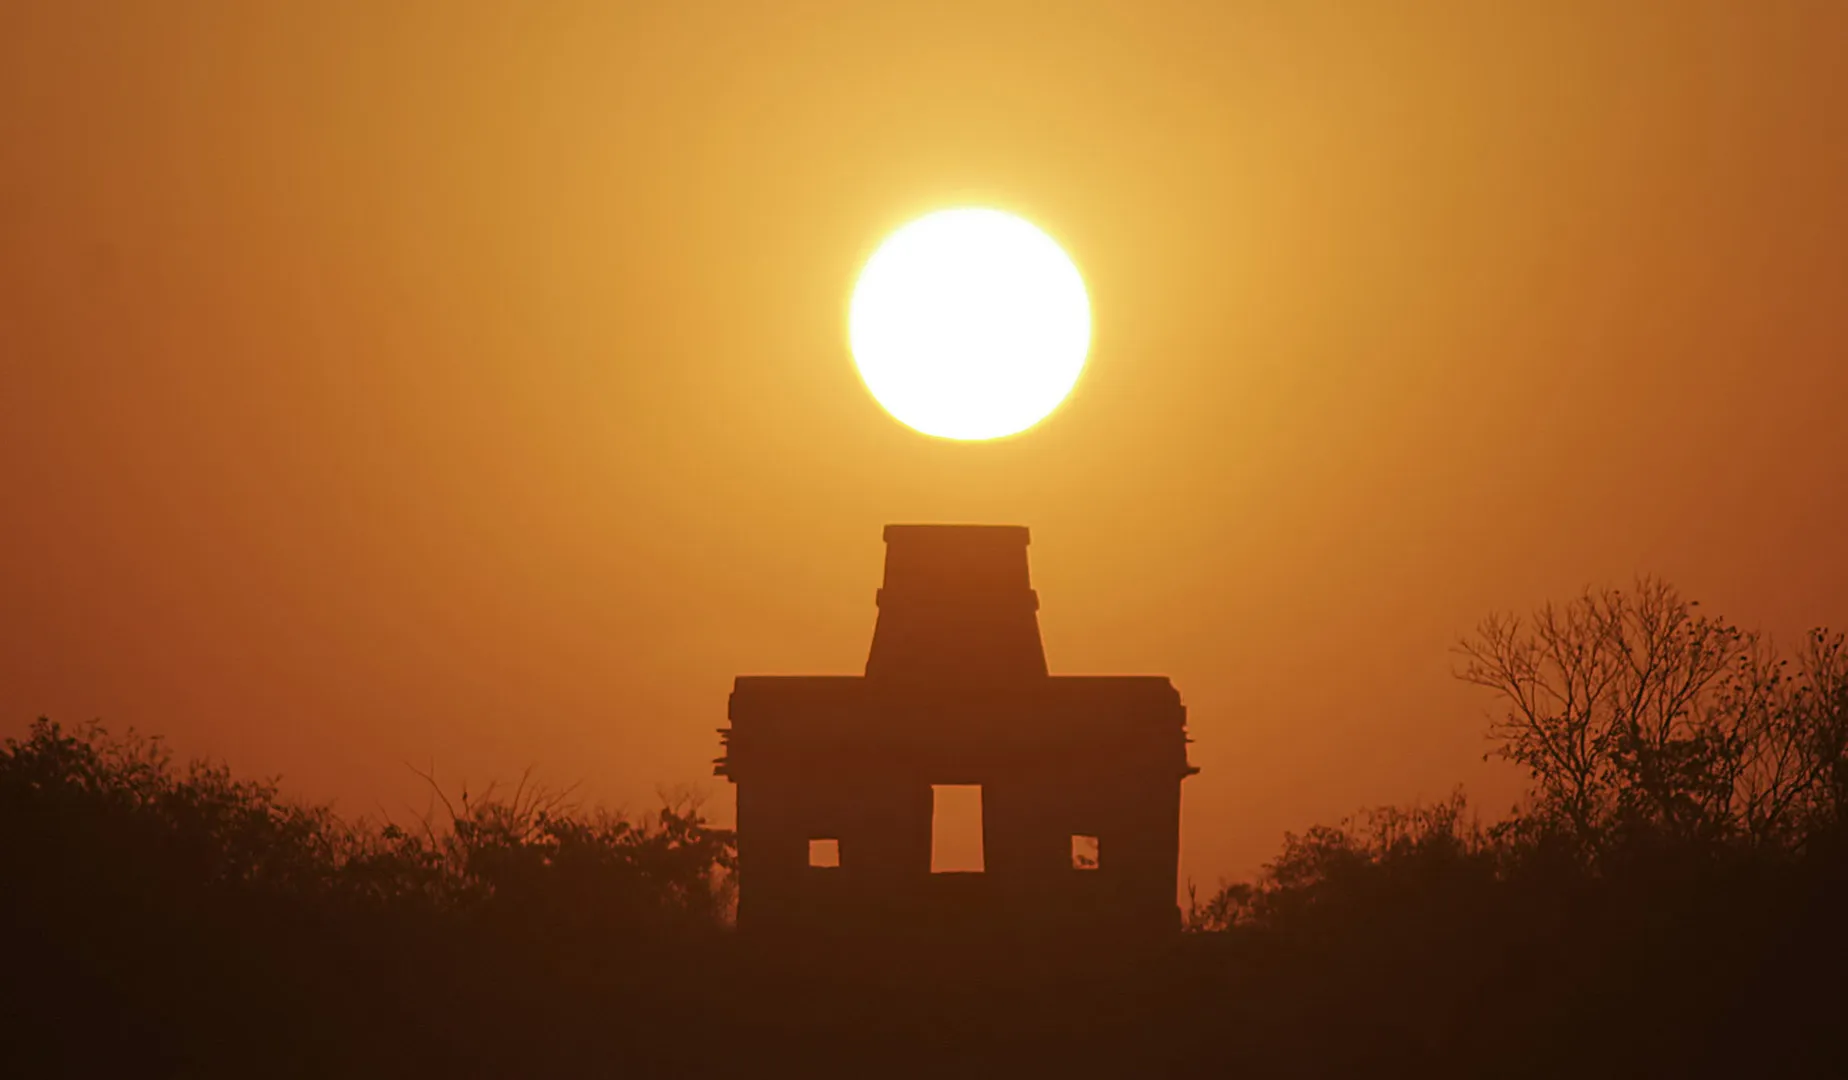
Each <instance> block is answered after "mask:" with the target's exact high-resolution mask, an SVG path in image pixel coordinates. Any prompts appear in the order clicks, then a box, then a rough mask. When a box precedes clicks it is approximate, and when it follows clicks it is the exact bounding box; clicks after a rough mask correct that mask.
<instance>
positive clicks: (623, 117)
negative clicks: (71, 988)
mask: <svg viewBox="0 0 1848 1080" xmlns="http://www.w3.org/2000/svg"><path fill="white" fill-rule="evenodd" d="M1516 7H1518V8H1520V9H1521V10H1520V11H1519V12H1516V11H1512V10H1509V9H1512V8H1516ZM516 12H518V13H517V14H516ZM1843 131H1848V4H1841V3H1838V2H1836V0H1814V2H1809V3H1802V2H1798V0H1790V2H1784V3H1775V4H1773V3H1744V2H1729V3H1711V2H1710V3H1695V2H1693V0H1662V2H1660V3H1641V2H1637V3H1621V2H1615V0H1583V2H1577V3H1567V2H1563V0H1562V2H1555V3H1546V4H1528V5H1508V4H1481V3H1473V2H1462V0H1459V2H1457V3H1448V4H1438V3H1402V2H1392V3H1388V2H1379V3H1372V4H1367V3H1357V2H1333V0H1331V2H1329V3H1319V4H1312V3H1292V4H1277V3H1269V2H1264V3H1260V2H1255V0H1253V2H1233V0H1220V2H1213V0H1201V2H1197V3H1182V2H1178V0H1170V2H1166V3H1160V2H1155V0H1126V2H1123V3H1114V4H1079V3H1074V2H1065V3H1039V4H1005V3H1000V2H997V0H986V2H980V3H966V4H965V3H950V2H947V0H936V2H929V3H925V2H921V0H920V2H905V3H898V2H893V0H884V2H881V3H856V4H849V3H832V4H824V3H798V2H793V0H776V2H774V3H772V2H768V0H748V2H747V0H736V2H732V3H694V2H684V3H672V4H668V3H660V4H640V3H635V4H628V3H614V2H606V3H591V2H588V0H586V2H583V3H575V4H567V3H549V4H530V5H518V6H516V5H512V4H504V3H490V2H487V0H471V2H463V0H442V2H421V3H412V2H408V0H401V2H394V3H389V4H388V3H380V2H378V0H340V2H335V0H315V2H309V0H299V2H283V0H278V2H274V3H261V4H259V3H249V2H247V0H223V2H219V3H205V2H200V0H162V2H160V3H151V2H143V0H117V2H113V3H104V2H103V0H94V2H88V3H69V2H65V3H60V2H56V0H40V2H36V3H33V2H28V3H23V4H12V5H8V7H7V13H6V15H5V16H4V17H3V18H0V520H3V521H4V527H3V528H0V615H3V616H4V624H3V626H0V732H4V733H9V734H10V733H14V732H17V731H18V730H20V729H22V728H23V727H24V726H25V725H26V723H27V722H29V721H30V719H31V718H32V717H33V716H35V715H38V714H41V713H43V714H50V715H52V716H54V717H58V718H62V719H65V720H69V721H77V720H81V719H85V718H88V717H92V716H100V717H103V718H104V719H106V720H107V721H110V722H112V723H113V724H114V725H117V726H126V725H130V724H133V725H135V726H138V727H140V728H143V729H146V730H153V731H159V732H165V733H167V734H168V736H169V737H170V739H171V741H172V742H173V744H174V745H175V747H176V748H177V749H178V750H179V751H180V752H181V753H183V754H210V755H214V756H219V757H223V758H225V759H227V760H228V761H229V762H230V763H231V764H232V765H233V767H235V768H236V769H238V770H239V771H241V772H248V773H262V774H277V773H279V774H281V775H282V777H283V779H284V782H285V785H286V786H287V787H288V788H289V789H290V790H291V791H293V792H296V793H298V794H301V795H304V796H308V797H313V798H335V799H337V800H338V805H339V806H340V807H341V808H342V809H344V810H347V811H349V812H354V813H359V812H368V811H377V810H379V809H381V808H382V809H384V810H388V811H390V812H392V813H394V814H397V815H399V816H401V817H402V816H403V815H404V814H405V813H406V812H407V808H421V806H422V804H423V798H422V795H421V794H420V791H421V788H420V781H418V780H417V779H416V778H415V777H414V776H413V775H411V773H410V772H409V770H408V769H407V767H406V763H407V762H411V763H415V764H417V765H419V766H428V765H429V764H430V763H431V762H432V761H434V762H435V765H436V767H437V770H438V773H439V775H440V776H443V777H446V778H448V779H451V780H457V779H461V778H464V777H466V778H469V779H470V780H472V781H474V782H475V783H476V784H477V786H478V785H479V783H480V782H481V781H484V780H486V779H487V778H490V777H494V776H499V777H506V778H511V777H513V776H515V775H517V773H518V772H519V770H520V769H521V768H522V767H524V766H526V765H528V764H534V765H537V766H538V775H540V776H541V777H542V778H547V779H550V780H553V781H555V782H560V783H563V782H568V781H572V780H579V779H581V780H582V781H583V783H584V787H583V789H582V790H583V791H584V792H585V793H587V794H588V795H590V796H592V797H595V798H600V799H604V800H607V801H610V802H613V803H626V804H627V805H629V806H631V807H638V808H639V807H645V806H647V805H648V804H650V803H651V802H652V801H653V797H654V796H653V792H654V789H655V787H656V785H658V784H679V783H684V782H689V781H692V782H698V783H700V784H702V785H705V786H706V787H707V788H708V789H709V790H710V791H711V792H712V795H713V802H712V809H713V810H714V811H715V812H716V814H717V816H718V817H720V818H722V819H725V818H729V815H730V791H729V789H728V788H726V786H725V785H724V784H723V783H722V782H720V781H716V780H714V779H712V778H711V777H710V776H709V775H708V773H709V765H708V762H709V759H711V758H712V757H713V756H715V755H716V754H717V753H718V752H719V746H718V742H717V737H716V735H715V734H714V729H715V728H716V727H718V726H719V725H720V724H722V723H723V721H724V710H725V697H726V693H727V691H728V689H729V684H730V680H731V678H732V676H733V675H734V674H738V673H746V672H855V671H858V670H859V668H860V666H861V664H862V663H863V662H864V657H865V649H866V645H867V642H868V639H869V635H870V633H871V629H872V624H873V617H874V608H873V591H874V589H875V588H876V587H877V585H878V578H879V569H880V561H881V558H882V554H883V552H882V547H881V544H880V527H881V526H882V525H884V524H885V523H887V522H894V521H978V522H1010V523H1022V524H1026V525H1029V526H1031V527H1032V529H1033V537H1034V545H1033V547H1032V549H1031V555H1032V560H1033V572H1034V577H1035V584H1036V586H1037V587H1038V589H1039V591H1040V596H1041V620H1042V626H1043V629H1044V634H1045V638H1046V644H1047V649H1048V653H1049V656H1050V658H1051V661H1052V665H1053V668H1054V670H1055V671H1063V672H1073V673H1080V672H1162V673H1168V674H1170V675H1172V676H1173V677H1174V679H1175V681H1176V683H1177V684H1178V686H1179V687H1180V689H1181V691H1182V694H1183V696H1184V698H1185V700H1186V702H1187V704H1188V706H1189V708H1190V711H1191V724H1192V730H1193V734H1194V737H1195V738H1196V740H1197V744H1196V746H1195V747H1194V760H1195V762H1196V763H1198V764H1199V765H1201V766H1202V767H1203V769H1204V772H1203V773H1202V774H1201V775H1200V776H1198V777H1195V778H1193V779H1191V780H1189V781H1188V782H1187V785H1186V821H1185V825H1184V834H1185V835H1184V849H1185V857H1184V868H1185V872H1186V873H1188V874H1191V875H1193V876H1196V877H1198V878H1200V879H1202V880H1203V881H1208V882H1210V881H1211V880H1212V879H1214V878H1216V877H1217V876H1219V875H1220V874H1221V873H1244V872H1248V871H1249V870H1250V869H1252V868H1253V867H1254V866H1255V865H1256V863H1257V862H1259V861H1260V860H1262V859H1263V858H1265V857H1266V856H1268V855H1269V854H1270V853H1271V852H1272V851H1274V850H1275V848H1276V846H1277V842H1278V840H1279V836H1280V833H1281V832H1282V831H1283V830H1284V829H1286V828H1301V827H1303V826H1305V825H1307V824H1309V823H1311V822H1312V821H1315V820H1317V819H1329V818H1333V817H1335V816H1338V815H1339V814H1341V813H1344V812H1346V811H1348V810H1350V809H1353V808H1355V807H1358V806H1361V805H1366V804H1374V803H1381V802H1388V801H1402V800H1408V799H1412V798H1415V797H1419V796H1424V797H1434V796H1441V795H1442V794H1444V793H1445V792H1446V791H1448V789H1449V788H1450V787H1451V786H1452V785H1453V784H1455V783H1457V782H1465V783H1467V784H1468V785H1470V787H1471V789H1472V790H1474V791H1476V792H1477V793H1478V794H1480V795H1482V796H1483V797H1484V798H1485V799H1486V800H1487V801H1489V802H1490V803H1491V804H1492V808H1496V809H1499V808H1500V806H1502V805H1503V804H1505V803H1506V802H1507V800H1508V799H1509V798H1510V797H1511V796H1512V793H1513V792H1514V790H1515V786H1514V785H1513V783H1512V782H1511V780H1512V778H1511V777H1510V776H1508V775H1507V774H1506V773H1504V772H1500V771H1497V770H1496V769H1495V768H1493V767H1489V766H1484V765H1483V764H1481V762H1480V760H1479V758H1480V755H1481V753H1482V751H1483V750H1484V748H1485V744H1484V742H1483V737H1482V731H1483V723H1484V709H1485V708H1486V706H1487V705H1488V702H1487V701H1486V700H1485V699H1484V698H1483V697H1481V696H1480V695H1479V694H1478V693H1477V692H1475V691H1472V690H1469V689H1468V688H1465V687H1462V686H1460V685H1457V684H1454V683H1453V682H1452V681H1451V679H1450V678H1449V676H1448V671H1449V667H1450V663H1451V658H1450V656H1449V655H1448V653H1447V651H1446V647H1447V645H1448V644H1449V643H1450V642H1451V641H1452V639H1453V638H1454V637H1455V635H1456V634H1458V633H1459V632H1461V631H1463V630H1465V629H1467V628H1468V627H1469V626H1471V625H1473V624H1474V622H1475V621H1476V620H1477V619H1478V618H1479V617H1480V616H1481V615H1483V614H1485V613H1486V612H1487V611H1489V610H1491V609H1494V608H1508V607H1517V608H1525V607H1527V606H1529V605H1531V604H1534V603H1536V602H1539V601H1541V600H1543V599H1546V598H1548V597H1562V596H1565V595H1568V594H1570V593H1571V592H1572V591H1574V590H1575V589H1577V588H1578V587H1580V586H1582V585H1584V584H1587V583H1593V582H1597V583H1602V582H1607V581H1622V580H1624V579H1626V578H1627V577H1628V576H1629V575H1631V574H1632V573H1633V572H1635V571H1638V570H1648V571H1656V572H1660V573H1663V574H1666V575H1668V576H1669V577H1670V578H1672V579H1673V580H1675V581H1677V582H1679V583H1680V584H1681V585H1682V587H1683V588H1684V589H1685V590H1686V591H1688V592H1690V593H1692V594H1694V595H1696V596H1698V597H1701V598H1703V599H1704V600H1705V601H1706V602H1707V603H1708V604H1710V605H1712V606H1713V607H1716V608H1718V609H1719V610H1721V611H1722V612H1724V613H1726V614H1729V615H1732V616H1734V617H1736V618H1739V619H1741V620H1742V621H1750V622H1754V623H1758V624H1761V625H1763V626H1765V627H1767V628H1770V629H1772V630H1775V631H1777V632H1779V633H1781V634H1794V633H1795V632H1797V631H1799V630H1801V629H1802V628H1804V627H1806V626H1808V625H1810V624H1813V623H1819V622H1829V623H1833V624H1835V625H1838V626H1839V625H1842V624H1848V560H1844V558H1843V553H1844V550H1845V547H1844V535H1848V534H1845V532H1844V529H1845V527H1848V423H1845V422H1844V417H1845V416H1848V413H1845V411H1844V408H1843V406H1844V403H1845V402H1848V349H1845V348H1844V345H1845V344H1848V304H1844V303H1843V298H1844V295H1845V293H1848V289H1845V287H1848V243H1844V237H1848V195H1844V194H1843V193H1844V192H1848V139H1844V138H1843V137H1842V135H1841V133H1842V132H1843ZM964 202H980V203H986V204H990V205H995V206H1000V207H1003V208H1006V209H1010V210H1013V211H1016V212H1019V213H1022V214H1024V215H1026V216H1027V217H1029V218H1030V219H1032V220H1033V221H1035V222H1037V223H1038V224H1040V225H1041V226H1042V227H1044V228H1046V229H1047V230H1048V231H1050V232H1051V233H1053V234H1054V235H1055V236H1056V237H1058V238H1059V239H1060V241H1061V242H1062V243H1063V244H1064V245H1065V246H1066V248H1067V250H1068V251H1069V252H1070V253H1071V254H1072V256H1073V257H1074V259H1076V260H1077V262H1078V263H1079V265H1080V267H1081V268H1082V270H1083V271H1084V273H1085V275H1086V277H1087V279H1088V282H1089V284H1090V287H1091V290H1092V300H1093V304H1094V307H1095V314H1096V338H1095V343H1096V346H1095V350H1094V352H1093V358H1092V363H1091V367H1090V369H1089V370H1088V372H1087V374H1086V376H1085V378H1084V380H1083V381H1082V382H1081V383H1080V386H1079V389H1078V392H1077V394H1076V395H1075V397H1074V398H1073V399H1072V400H1071V402H1069V403H1068V405H1067V407H1066V408H1064V409H1063V410H1062V411H1061V412H1059V413H1058V414H1056V415H1055V417H1054V418H1053V419H1052V420H1051V421H1049V422H1048V423H1046V424H1045V425H1044V426H1043V427H1041V428H1040V429H1037V430H1035V431H1034V432H1032V433H1030V434H1029V435H1027V436H1025V437H1023V438H1020V439H1017V440H1013V441H1009V442H1006V443H1003V444H995V445H951V444H945V443H941V442H935V441H930V440H926V439H923V438H921V437H919V436H917V435H916V434H914V433H912V432H911V431H909V430H907V429H905V428H903V427H901V426H900V425H898V424H897V423H895V422H894V421H892V420H891V419H890V418H888V417H887V416H886V415H885V414H884V413H883V412H882V411H881V410H880V409H879V408H878V407H877V406H876V405H875V404H874V403H873V402H872V401H871V399H870V398H868V397H867V395H866V393H865V391H864V390H863V389H862V387H861V385H860V383H859V381H858V379H857V377H856V376H855V374H854V372H853V369H852V367H851V364H850V361H849V359H848V356H847V353H846V349H845V343H844V338H845V332H844V310H845V303H846V298H847V291H848V288H849V286H850V284H851V281H852V278H853V275H854V272H855V270H856V269H857V266H858V264H859V262H860V261H861V260H862V259H863V258H864V257H865V256H866V255H867V254H869V253H870V250H871V248H872V247H873V245H875V244H876V243H877V242H878V240H879V239H880V238H881V237H882V236H883V235H884V234H885V233H886V232H887V231H889V230H890V229H892V228H894V227H895V226H897V225H898V224H900V223H902V222H903V221H905V220H907V219H908V218H910V217H912V216H915V215H917V214H919V213H922V212H924V211H927V210H929V209H933V208H936V207H939V206H943V205H946V204H952V203H964Z"/></svg>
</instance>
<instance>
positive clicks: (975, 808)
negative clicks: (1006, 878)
mask: <svg viewBox="0 0 1848 1080" xmlns="http://www.w3.org/2000/svg"><path fill="white" fill-rule="evenodd" d="M930 801H931V810H930V872H931V873H933V874H969V873H981V872H982V871H983V870H984V869H985V867H984V866H983V865H982V786H981V785H980V784H932V785H931V788H930Z"/></svg>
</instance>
